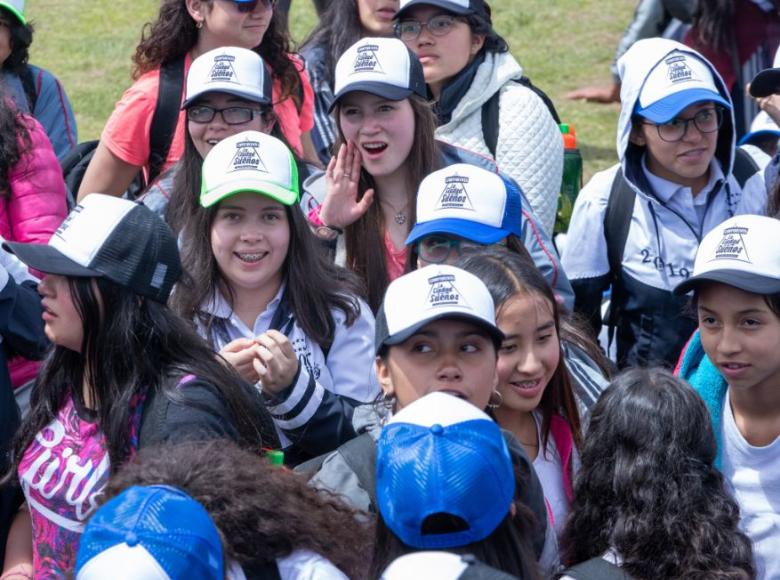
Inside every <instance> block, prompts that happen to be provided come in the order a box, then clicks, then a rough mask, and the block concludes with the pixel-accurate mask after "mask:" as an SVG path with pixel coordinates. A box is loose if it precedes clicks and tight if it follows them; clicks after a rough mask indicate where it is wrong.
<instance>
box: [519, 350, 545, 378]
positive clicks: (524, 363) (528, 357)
mask: <svg viewBox="0 0 780 580" xmlns="http://www.w3.org/2000/svg"><path fill="white" fill-rule="evenodd" d="M515 368H516V369H517V372H519V373H521V374H523V375H529V376H535V375H537V374H539V372H540V371H541V370H542V361H541V360H540V359H539V357H538V356H536V353H535V352H534V351H533V349H529V350H528V351H527V352H525V353H523V354H521V356H520V357H519V358H518V359H517V365H516V366H515Z"/></svg>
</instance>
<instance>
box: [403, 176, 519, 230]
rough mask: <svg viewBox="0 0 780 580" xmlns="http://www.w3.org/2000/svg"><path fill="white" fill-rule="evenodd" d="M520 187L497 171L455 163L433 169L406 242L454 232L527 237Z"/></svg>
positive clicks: (420, 194)
mask: <svg viewBox="0 0 780 580" xmlns="http://www.w3.org/2000/svg"><path fill="white" fill-rule="evenodd" d="M521 222H522V211H521V202H520V191H519V190H518V189H517V187H516V185H515V184H514V183H511V182H510V181H508V180H505V179H503V178H501V177H500V176H499V175H498V174H496V173H493V172H491V171H488V170H486V169H482V168H480V167H476V166H474V165H468V164H466V163H456V164H455V165H450V166H448V167H445V168H444V169H440V170H438V171H434V172H433V173H431V174H430V175H428V176H427V177H426V178H425V179H423V180H422V182H421V183H420V188H419V189H418V191H417V223H416V224H415V225H414V228H412V231H411V232H409V236H408V237H407V238H406V244H407V245H409V244H413V243H414V242H416V241H417V240H419V239H421V238H424V237H425V236H429V235H431V234H451V235H455V236H459V237H461V238H465V239H467V240H471V241H473V242H477V243H479V244H495V243H496V242H498V241H499V240H502V239H504V238H505V237H507V236H508V235H509V234H515V235H516V236H518V237H522V230H521Z"/></svg>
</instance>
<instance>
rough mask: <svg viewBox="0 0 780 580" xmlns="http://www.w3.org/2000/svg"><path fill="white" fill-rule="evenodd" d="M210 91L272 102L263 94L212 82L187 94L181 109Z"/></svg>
mask: <svg viewBox="0 0 780 580" xmlns="http://www.w3.org/2000/svg"><path fill="white" fill-rule="evenodd" d="M210 93H226V94H228V95H234V96H236V97H240V98H242V99H246V100H247V101H251V102H253V103H259V104H261V105H270V104H272V102H271V100H270V99H268V98H266V97H265V96H263V95H260V96H259V97H258V94H257V93H253V92H250V91H244V90H241V89H239V88H236V87H235V86H233V85H229V84H225V85H218V84H216V83H213V84H211V85H209V86H208V88H206V89H204V90H202V91H199V92H197V93H195V94H194V95H191V96H188V97H187V98H186V99H185V100H184V102H183V103H182V105H181V108H182V109H186V108H187V107H189V106H190V105H191V104H193V103H194V102H195V101H196V100H198V99H199V98H200V97H202V96H203V95H208V94H210Z"/></svg>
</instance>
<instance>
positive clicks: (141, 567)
mask: <svg viewBox="0 0 780 580" xmlns="http://www.w3.org/2000/svg"><path fill="white" fill-rule="evenodd" d="M224 577H225V568H224V555H223V552H222V542H221V540H220V538H219V532H218V531H217V528H216V526H215V525H214V523H213V522H212V521H211V518H210V517H209V515H208V513H207V512H206V509H205V508H204V507H203V506H201V505H200V504H199V503H198V502H196V501H195V500H194V499H192V498H191V497H190V496H188V495H187V494H186V493H184V492H183V491H181V490H179V489H175V488H173V487H170V486H167V485H150V486H148V487H141V486H133V487H130V488H128V489H126V490H125V491H123V492H122V493H120V494H119V495H118V496H116V497H114V498H112V499H111V500H109V501H108V502H106V503H105V504H104V505H103V506H101V507H100V509H98V510H97V511H96V512H95V514H94V515H93V516H92V517H91V518H90V520H89V522H88V523H87V526H86V528H85V530H84V533H83V535H82V536H81V541H80V544H79V551H78V555H77V556H76V580H98V579H101V580H102V579H103V578H114V579H117V580H224Z"/></svg>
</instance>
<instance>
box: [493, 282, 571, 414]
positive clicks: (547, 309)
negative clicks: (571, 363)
mask: <svg viewBox="0 0 780 580" xmlns="http://www.w3.org/2000/svg"><path fill="white" fill-rule="evenodd" d="M497 314H498V315H497V317H496V322H497V323H498V327H499V328H500V329H501V331H502V332H503V333H504V334H505V335H506V339H505V340H504V342H503V343H502V344H501V348H500V350H499V353H498V391H499V392H500V393H501V395H502V397H503V399H504V402H503V403H502V405H501V406H500V407H499V408H498V409H496V416H497V417H498V416H499V415H500V414H501V413H508V412H524V413H530V412H531V411H533V410H534V409H536V407H538V406H539V403H540V401H541V400H542V396H543V395H544V391H545V389H546V388H547V385H548V384H549V382H550V380H551V379H552V377H553V375H554V374H555V371H556V369H557V368H558V363H559V362H560V355H561V347H560V342H559V340H558V332H557V330H556V327H555V318H554V315H553V308H552V305H551V304H550V303H549V301H548V300H547V299H546V298H545V297H543V296H541V295H539V294H536V293H529V292H518V293H516V294H515V295H513V296H512V297H511V298H509V299H508V300H507V301H506V302H504V304H503V305H502V306H501V307H500V308H499V310H498V313H497Z"/></svg>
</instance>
